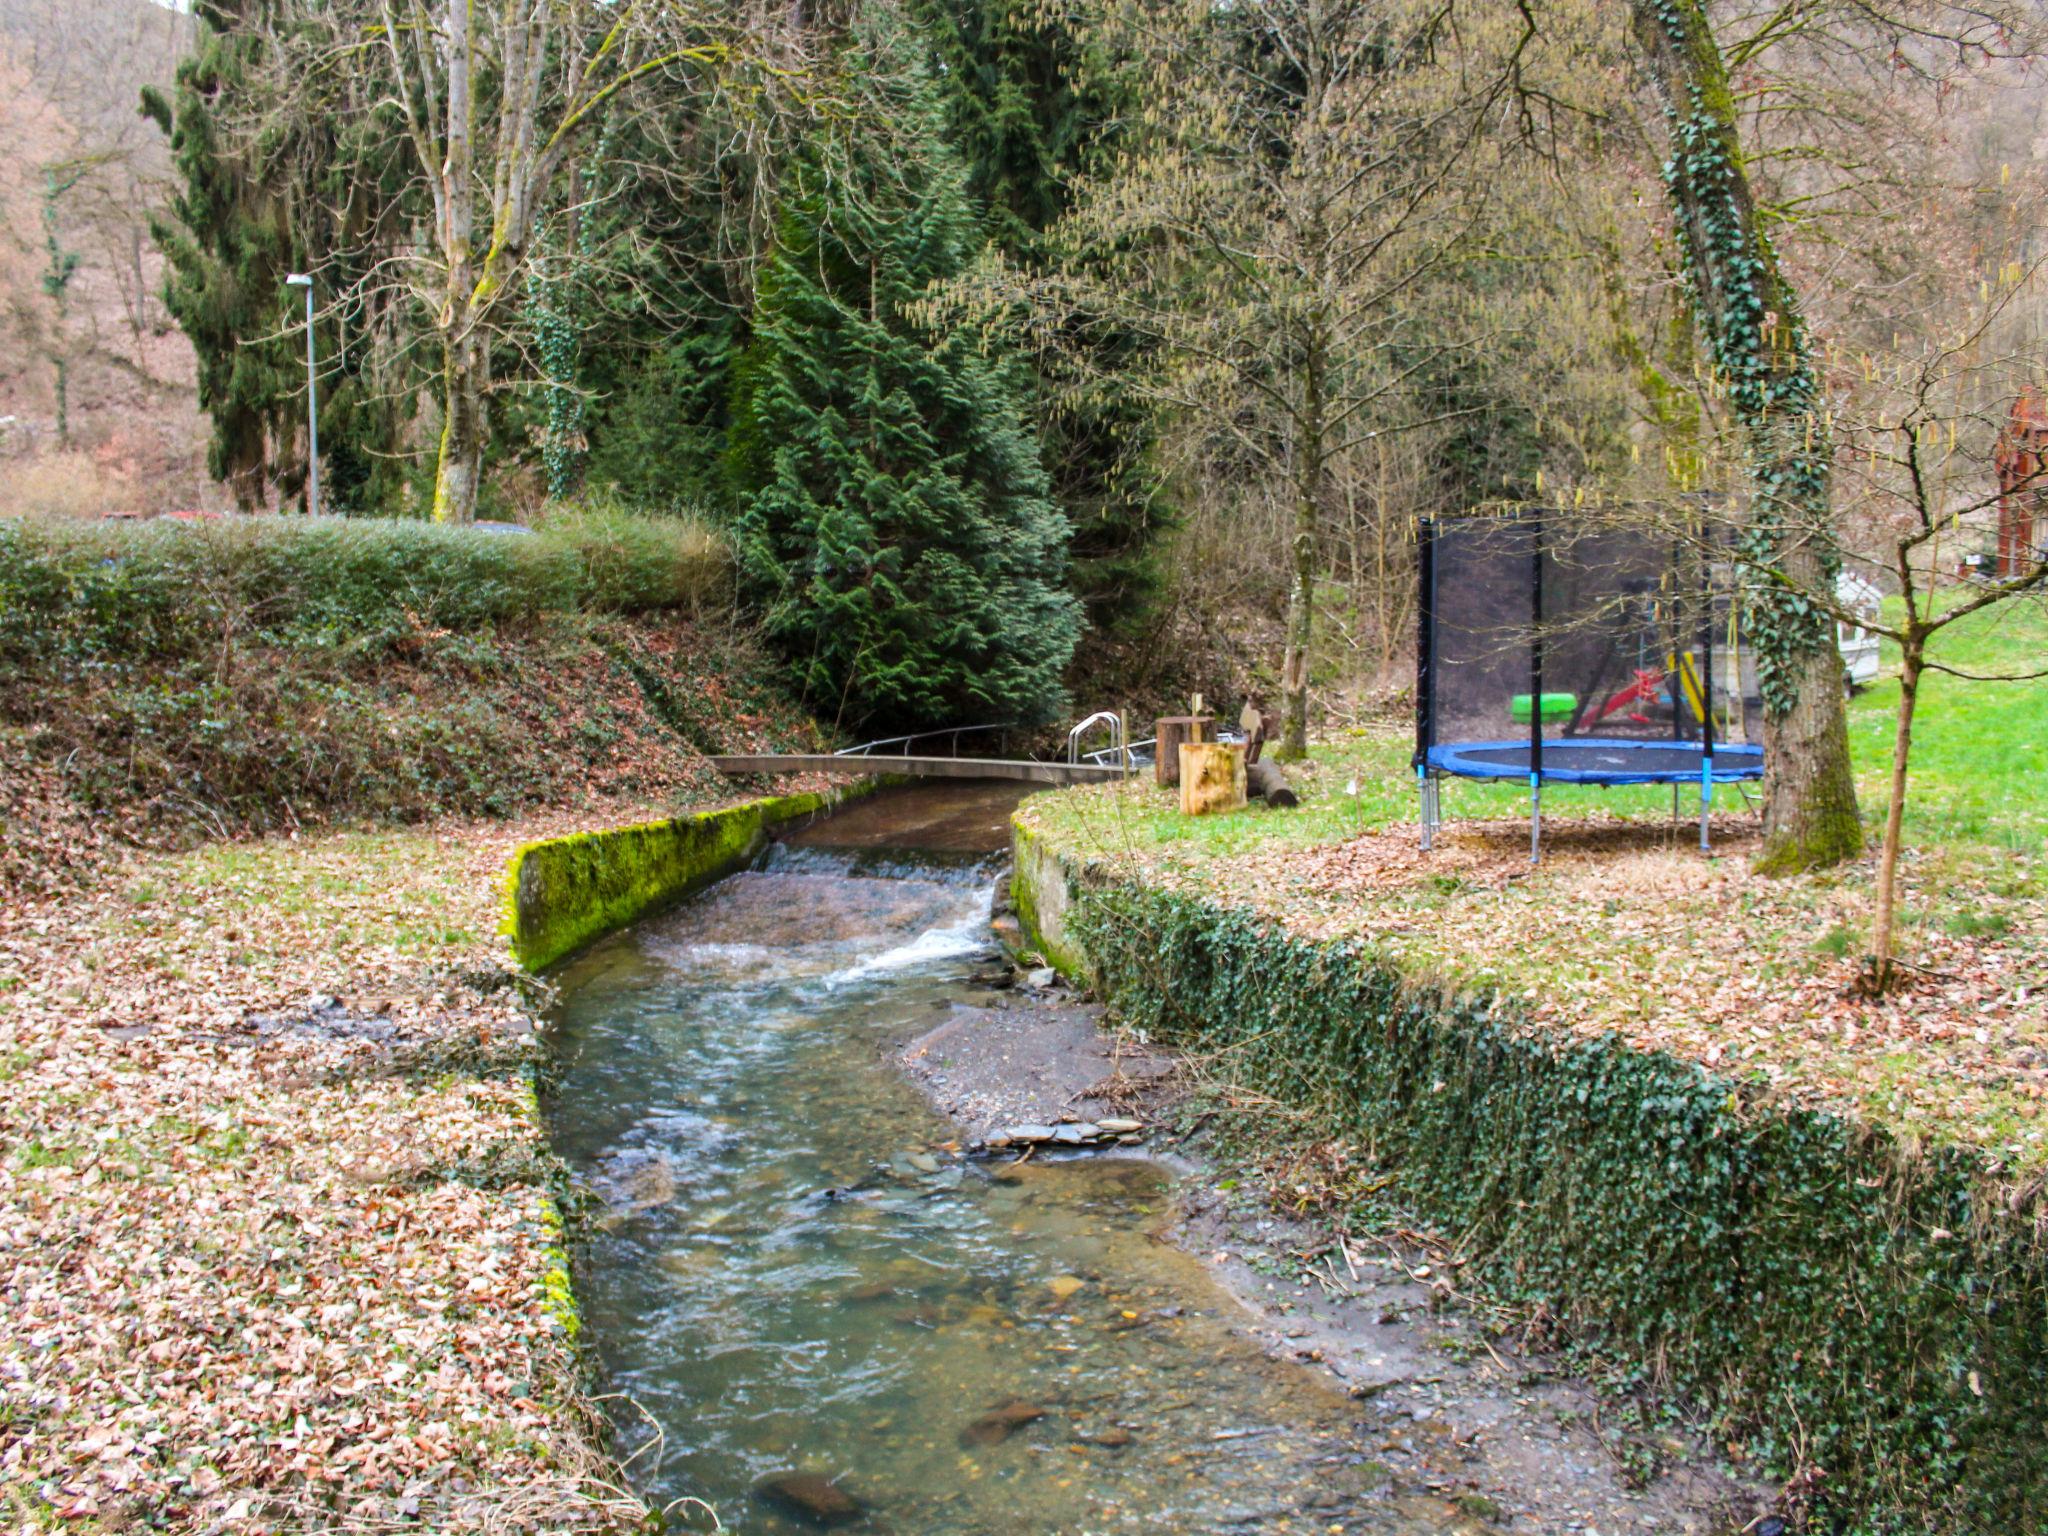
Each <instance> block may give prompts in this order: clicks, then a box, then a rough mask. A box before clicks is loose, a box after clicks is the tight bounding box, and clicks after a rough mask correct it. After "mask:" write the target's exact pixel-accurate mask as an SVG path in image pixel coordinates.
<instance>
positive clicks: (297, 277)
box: [284, 272, 320, 517]
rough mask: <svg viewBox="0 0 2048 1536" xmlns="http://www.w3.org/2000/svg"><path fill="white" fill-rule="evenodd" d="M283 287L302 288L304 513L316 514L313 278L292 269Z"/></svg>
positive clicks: (317, 439)
mask: <svg viewBox="0 0 2048 1536" xmlns="http://www.w3.org/2000/svg"><path fill="white" fill-rule="evenodd" d="M284 285H285V287H287V288H303V289H305V290H306V439H307V456H306V468H307V473H308V474H309V475H310V476H311V478H310V479H309V480H308V482H307V488H306V515H307V516H308V517H318V516H319V515H320V395H319V390H318V386H317V385H316V384H315V383H314V379H313V279H312V278H311V277H310V276H309V275H307V274H306V273H304V272H294V273H292V274H291V275H290V276H289V277H287V278H286V279H285V280H284Z"/></svg>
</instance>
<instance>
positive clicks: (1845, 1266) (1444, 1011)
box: [1017, 846, 2048, 1536]
mask: <svg viewBox="0 0 2048 1536" xmlns="http://www.w3.org/2000/svg"><path fill="white" fill-rule="evenodd" d="M1018 871H1019V875H1020V877H1025V876H1027V871H1028V877H1027V878H1020V879H1019V881H1018V886H1019V890H1018V895H1017V905H1018V909H1019V915H1020V917H1022V918H1024V919H1025V920H1026V922H1027V924H1028V921H1029V914H1030V913H1031V912H1032V911H1033V910H1034V909H1036V910H1043V908H1044V905H1045V903H1044V892H1045V889H1046V888H1047V886H1048V885H1050V884H1054V883H1057V884H1058V885H1059V886H1060V887H1061V889H1062V894H1063V898H1064V901H1065V907H1064V911H1063V922H1062V932H1063V936H1064V939H1065V943H1064V944H1063V945H1061V946H1059V947H1058V949H1057V950H1056V949H1054V948H1046V953H1047V956H1048V958H1052V957H1053V955H1054V954H1055V953H1056V952H1064V954H1065V956H1066V957H1067V961H1068V963H1070V964H1077V965H1082V966H1085V969H1086V970H1087V971H1088V972H1089V973H1090V974H1091V975H1092V976H1093V978H1094V980H1095V982H1096V984H1097V985H1098V986H1099V988H1100V989H1101V991H1102V993H1103V995H1104V996H1105V997H1106V998H1107V999H1109V1000H1110V1002H1111V1003H1112V1004H1113V1005H1114V1006H1115V1007H1116V1008H1117V1009H1118V1010H1119V1011H1120V1012H1121V1013H1122V1015H1123V1016H1124V1017H1125V1018H1127V1019H1128V1020H1130V1021H1131V1022H1132V1023H1134V1024H1136V1025H1138V1026H1140V1027H1142V1028H1144V1029H1146V1030H1147V1031H1148V1032H1150V1033H1151V1035H1152V1036H1153V1037H1154V1038H1156V1039H1163V1040H1166V1041H1169V1042H1181V1043H1187V1044H1199V1045H1200V1046H1201V1048H1202V1049H1203V1050H1204V1051H1208V1052H1215V1051H1219V1050H1220V1051H1224V1052H1228V1053H1229V1060H1230V1061H1231V1063H1232V1067H1231V1070H1232V1072H1233V1074H1235V1075H1237V1076H1239V1077H1240V1078H1241V1079H1242V1080H1244V1081H1246V1082H1248V1083H1250V1084H1252V1085H1254V1086H1256V1087H1258V1088H1259V1089H1261V1090H1262V1091H1264V1092H1267V1093H1270V1094H1272V1095H1274V1096H1275V1097H1277V1098H1279V1099H1281V1100H1282V1101H1283V1102H1285V1103H1287V1104H1289V1105H1291V1106H1294V1107H1297V1108H1302V1109H1307V1110H1310V1111H1311V1112H1312V1113H1313V1115H1314V1119H1315V1121H1316V1122H1317V1123H1318V1124H1319V1125H1320V1126H1322V1127H1323V1128H1324V1129H1326V1130H1327V1131H1328V1132H1329V1133H1330V1134H1334V1135H1341V1136H1344V1137H1346V1138H1348V1139H1350V1140H1352V1141H1354V1142H1356V1143H1359V1144H1361V1145H1363V1146H1365V1147H1367V1148H1369V1149H1370V1150H1371V1151H1372V1152H1373V1153H1374V1154H1375V1155H1376V1156H1377V1158H1378V1159H1379V1160H1380V1162H1381V1164H1382V1166H1383V1167H1384V1169H1386V1170H1387V1171H1389V1172H1390V1173H1391V1174H1392V1176H1393V1179H1394V1183H1395V1187H1396V1189H1397V1190H1398V1192H1399V1193H1400V1195H1401V1196H1402V1197H1403V1198H1404V1199H1405V1200H1406V1201H1407V1202H1408V1203H1410V1204H1411V1205H1412V1206H1413V1207H1414V1208H1415V1209H1416V1210H1418V1211H1419V1212H1420V1213H1422V1214H1423V1215H1424V1216H1426V1217H1427V1218H1428V1219H1430V1220H1431V1221H1433V1222H1434V1223H1435V1224H1437V1225H1438V1226H1440V1227H1441V1228H1442V1229H1443V1230H1445V1231H1449V1232H1456V1233H1459V1234H1461V1235H1462V1242H1463V1246H1464V1247H1465V1249H1466V1250H1467V1251H1468V1252H1470V1253H1472V1254H1473V1255H1475V1258H1474V1260H1473V1262H1472V1265H1471V1267H1470V1268H1469V1269H1468V1270H1467V1271H1466V1274H1467V1275H1468V1276H1472V1277H1475V1278H1477V1279H1479V1280H1480V1281H1481V1282H1482V1283H1483V1284H1485V1285H1486V1286H1488V1287H1489V1288H1491V1289H1492V1290H1493V1291H1494V1292H1496V1293H1497V1294H1499V1295H1501V1296H1504V1297H1507V1298H1510V1299H1513V1300H1517V1301H1521V1302H1524V1303H1529V1304H1536V1303H1541V1304H1543V1305H1544V1306H1546V1307H1548V1308H1549V1309H1550V1311H1551V1312H1552V1313H1554V1314H1556V1315H1558V1316H1560V1317H1564V1318H1568V1319H1571V1320H1572V1321H1573V1322H1574V1323H1576V1324H1577V1325H1579V1326H1580V1327H1581V1328H1584V1329H1587V1330H1590V1331H1591V1332H1592V1334H1593V1335H1594V1336H1595V1337H1596V1338H1598V1339H1599V1340H1600V1341H1601V1342H1603V1343H1604V1344H1605V1345H1607V1346H1609V1347H1611V1348H1613V1349H1615V1350H1618V1351H1620V1352H1622V1353H1623V1354H1625V1355H1628V1356H1631V1357H1633V1358H1635V1359H1637V1360H1639V1361H1641V1362H1643V1363H1644V1364H1645V1365H1647V1366H1649V1367H1651V1368H1653V1369H1661V1370H1662V1371H1663V1372H1665V1373H1666V1375H1667V1377H1668V1380H1669V1382H1670V1384H1671V1385H1672V1386H1674V1387H1676V1388H1677V1389H1678V1390H1679V1391H1681V1392H1682V1393H1684V1394H1686V1395H1687V1396H1689V1397H1691V1398H1692V1399H1693V1400H1694V1401H1696V1402H1699V1403H1701V1404H1703V1405H1704V1406H1706V1407H1708V1408H1709V1409H1711V1410H1712V1411H1713V1412H1714V1413H1715V1415H1716V1416H1717V1418H1718V1420H1719V1421H1720V1423H1721V1426H1722V1429H1723V1433H1724V1435H1725V1436H1726V1437H1729V1438H1734V1439H1738V1440H1740V1441H1741V1442H1742V1444H1743V1445H1744V1447H1745V1450H1746V1452H1747V1454H1748V1455H1749V1456H1750V1457H1752V1458H1754V1459H1757V1460H1760V1461H1761V1462H1762V1464H1764V1465H1765V1466H1768V1467H1771V1468H1774V1469H1776V1470H1777V1471H1779V1472H1780V1473H1781V1474H1789V1473H1790V1472H1791V1471H1792V1470H1793V1469H1794V1468H1796V1467H1798V1466H1800V1465H1802V1464H1812V1465H1815V1466H1818V1467H1819V1468H1820V1469H1821V1470H1822V1472H1823V1473H1824V1480H1823V1482H1822V1484H1821V1495H1820V1496H1821V1508H1822V1511H1823V1520H1824V1525H1823V1528H1824V1529H1829V1530H1837V1531H1844V1532H1859V1533H1877V1532H1887V1533H1889V1532H1900V1531H1921V1530H1927V1531H1933V1530H1942V1531H1948V1532H1955V1531H1970V1532H1983V1533H1987V1536H1989V1533H1993V1532H2001V1533H2002V1532H2019V1531H2040V1530H2048V1232H2044V1226H2048V1204H2044V1201H2043V1199H2042V1197H2041V1191H2040V1188H2039V1185H2038V1183H2037V1184H2035V1185H2034V1186H2033V1187H2031V1188H2026V1189H2014V1188H2011V1187H2007V1186H2005V1185H2002V1184H2001V1183H2000V1181H1999V1180H1998V1178H1997V1176H1996V1174H1995V1171H1989V1170H1984V1169H1981V1168H1979V1167H1977V1166H1975V1165H1974V1164H1973V1163H1972V1162H1971V1160H1969V1159H1968V1158H1966V1157H1964V1156H1961V1155H1959V1154H1956V1153H1953V1152H1945V1151H1934V1152H1913V1151H1911V1150H1909V1149H1907V1148H1903V1147H1901V1146H1899V1145H1896V1144H1895V1143H1893V1142H1892V1141H1890V1140H1889V1139H1888V1138H1886V1137H1885V1136H1883V1135H1882V1134H1879V1133H1877V1132H1875V1131H1872V1130H1870V1129H1868V1128H1864V1127H1860V1126H1857V1125H1855V1124H1853V1123H1852V1122H1850V1121H1848V1120H1845V1119H1843V1118H1840V1117H1837V1116H1833V1115H1828V1114H1821V1113H1815V1112H1812V1111H1808V1110H1803V1109H1799V1108H1796V1107H1792V1106H1788V1105H1786V1104H1785V1103H1783V1102H1781V1101H1777V1100H1774V1099H1773V1098H1772V1097H1771V1096H1770V1095H1768V1094H1767V1093H1764V1092H1762V1091H1760V1090H1757V1089H1753V1088H1751V1087H1748V1086H1746V1085H1742V1084H1738V1083H1735V1082H1732V1081H1730V1080H1728V1079H1726V1078H1722V1077H1718V1076H1716V1075H1714V1074H1712V1073H1710V1072H1708V1071H1706V1070H1704V1069H1702V1068H1700V1067H1698V1066H1695V1065H1693V1064H1692V1063H1689V1062H1685V1061H1681V1060H1678V1059H1676V1058H1674V1057H1671V1056H1667V1055H1664V1054H1661V1053H1655V1052H1648V1051H1640V1050H1635V1049H1632V1048H1630V1047H1628V1046H1626V1045H1624V1044H1623V1043H1621V1042H1620V1041H1618V1040H1613V1041H1608V1042H1604V1043H1583V1042H1571V1043H1560V1042H1559V1041H1558V1039H1557V1038H1556V1037H1555V1036H1554V1035H1546V1034H1544V1033H1542V1032H1540V1031H1538V1030H1536V1029H1533V1028H1531V1027H1529V1026H1528V1025H1527V1023H1526V1021H1525V1019H1524V1018H1523V1016H1522V1015H1521V1013H1520V1010H1519V1007H1518V1006H1517V1005H1516V1004H1515V1003H1514V1002H1513V1001H1512V1000H1510V999H1506V998H1503V997H1501V996H1498V995H1488V996H1477V997H1447V996H1443V995H1441V994H1438V993H1435V992H1433V991H1430V990H1428V989H1425V988H1421V987H1417V986H1413V985H1410V984H1408V983H1407V982H1405V981H1404V980H1403V978H1402V977H1400V976H1399V975H1397V974H1396V973H1394V972H1393V971H1392V970H1391V969H1389V968H1388V967H1387V966H1385V965H1383V964H1381V963H1379V962H1378V961H1377V960H1376V959H1375V957H1374V956H1373V955H1372V954H1371V953H1369V952H1367V951H1366V950H1364V949H1361V948H1359V947H1357V946H1355V945H1324V944H1318V943H1312V942H1308V941H1305V940H1301V939H1297V938H1293V937H1290V936H1288V935H1287V934H1286V933H1284V932H1283V931H1282V930H1280V929H1279V928H1278V927H1276V926H1275V925H1273V924H1271V923H1270V922H1266V921H1264V920H1261V919H1258V918H1256V917H1253V916H1251V915H1249V914H1245V913H1241V912H1240V913H1233V912H1226V911H1223V910H1219V909H1217V908H1215V907H1213V906H1209V905H1207V904H1204V903H1200V902H1195V901H1189V900H1186V899H1183V898H1177V897H1171V896H1166V895H1163V894H1161V893H1158V892H1155V891H1150V890H1146V889H1141V888H1137V887H1133V886H1130V885H1111V884H1106V883H1104V882H1102V881H1101V880H1100V879H1099V878H1089V877H1088V875H1087V873H1086V872H1085V871H1084V872H1083V874H1082V876H1081V877H1079V878H1076V877H1074V876H1073V875H1072V874H1071V873H1070V872H1066V871H1062V870H1060V869H1059V868H1058V860H1057V857H1056V855H1055V854H1054V853H1053V852H1052V851H1051V850H1049V849H1046V848H1045V847H1043V846H1039V847H1036V848H1034V849H1033V852H1032V857H1031V859H1030V861H1029V863H1028V865H1027V863H1026V861H1025V860H1024V858H1023V857H1022V855H1021V850H1020V859H1019V864H1018ZM1027 885H1028V886H1030V887H1031V889H1029V890H1027V889H1025V887H1026V886H1027ZM1041 947H1045V946H1043V945H1041Z"/></svg>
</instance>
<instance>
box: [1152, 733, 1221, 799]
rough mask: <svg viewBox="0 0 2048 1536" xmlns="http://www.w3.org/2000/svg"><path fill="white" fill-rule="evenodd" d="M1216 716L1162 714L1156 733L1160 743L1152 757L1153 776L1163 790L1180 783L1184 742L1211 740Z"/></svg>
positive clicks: (1213, 734)
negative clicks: (1181, 753) (1181, 754)
mask: <svg viewBox="0 0 2048 1536" xmlns="http://www.w3.org/2000/svg"><path fill="white" fill-rule="evenodd" d="M1215 724H1216V717H1215V716H1214V715H1162V716H1160V719H1159V725H1158V727H1157V729H1156V731H1155V734H1156V735H1157V736H1158V738H1159V744H1158V747H1157V749H1156V752H1155V755H1154V757H1153V759H1152V777H1153V779H1154V780H1155V781H1156V782H1157V783H1158V785H1159V787H1160V788H1161V789H1171V788H1172V787H1173V786H1174V785H1176V784H1178V783H1179V782H1180V749H1181V744H1182V743H1183V742H1190V741H1211V740H1213V739H1214V737H1215V733H1214V731H1213V730H1212V729H1211V727H1213V726H1214V725H1215Z"/></svg>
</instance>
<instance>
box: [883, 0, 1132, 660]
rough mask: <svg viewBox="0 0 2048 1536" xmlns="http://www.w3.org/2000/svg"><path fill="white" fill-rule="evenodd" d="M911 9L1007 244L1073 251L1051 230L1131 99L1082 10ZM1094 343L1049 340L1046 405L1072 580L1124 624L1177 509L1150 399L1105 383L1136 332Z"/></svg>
mask: <svg viewBox="0 0 2048 1536" xmlns="http://www.w3.org/2000/svg"><path fill="white" fill-rule="evenodd" d="M910 9H911V14H912V15H913V16H914V17H915V19H916V21H917V23H918V26H919V29H920V31H921V32H922V33H923V35H924V38H925V40H926V45H927V46H928V48H929V49H930V50H931V53H932V56H933V58H934V60H935V61H936V63H937V66H938V68H937V71H936V79H935V85H936V88H937V91H938V96H939V100H940V105H941V107H942V109H943V111H944V113H945V123H946V133H947V137H948V139H949V140H950V141H951V143H952V144H953V146H954V148H955V149H956V150H957V151H958V153H959V155H960V157H961V159H962V160H963V161H964V162H965V165H966V171H967V185H968V191H969V193H970V195H971V196H972V197H973V198H974V199H975V201H976V203H977V204H978V205H979V207H980V208H981V210H982V217H983V221H984V224H985V227H986V228H987V231H988V233H989V235H990V237H991V238H992V239H993V240H994V242H995V244H996V247H997V248H998V249H999V250H1000V251H1001V252H1002V254H1003V256H1004V258H1005V259H1006V260H1007V261H1009V262H1010V263H1011V264H1012V265H1013V266H1017V267H1022V268H1033V267H1044V266H1047V265H1050V264H1053V263H1055V262H1059V261H1062V260H1066V259H1069V257H1068V255H1067V253H1063V252H1060V251H1057V250H1055V249H1054V248H1053V245H1052V242H1051V241H1049V240H1048V239H1047V238H1046V236H1047V231H1049V230H1050V229H1051V228H1052V227H1053V226H1054V225H1055V224H1056V223H1057V222H1058V220H1059V219H1060V218H1061V216H1062V215H1064V214H1065V213H1066V212H1067V210H1068V207H1069V204H1070V202H1071V188H1072V187H1073V185H1074V184H1075V182H1076V181H1077V180H1078V179H1080V178H1083V177H1085V176H1087V175H1088V174H1090V172H1091V170H1093V169H1095V168H1097V167H1099V166H1100V164H1101V163H1102V160H1103V158H1104V157H1105V156H1106V155H1107V154H1109V153H1110V152H1112V151H1113V149H1114V147H1115V142H1114V135H1115V132H1116V125H1118V124H1119V123H1120V122H1122V121H1123V120H1124V118H1125V117H1126V115H1127V114H1128V113H1129V112H1130V111H1131V110H1132V109H1133V103H1132V101H1131V100H1130V99H1129V93H1128V90H1127V87H1126V85H1125V83H1124V82H1123V81H1122V79H1121V78H1120V77H1119V75H1118V73H1117V71H1116V70H1115V69H1114V68H1112V67H1111V65H1110V63H1109V61H1107V60H1104V59H1102V58H1098V57H1095V56H1093V54H1092V52H1091V45H1090V44H1089V42H1088V40H1087V35H1086V33H1085V32H1084V30H1083V28H1082V26H1081V24H1080V23H1078V22H1077V21H1076V20H1075V19H1074V18H1073V17H1071V16H1068V15H1066V14H1063V13H1060V12H1058V11H1054V10H1048V9H1047V8H1046V7H1044V6H1042V5H1040V4H1038V3H1036V0H910ZM1093 350H1094V352H1095V355H1096V361H1097V364H1098V367H1096V368H1093V369H1084V370H1081V372H1080V373H1079V374H1076V373H1075V372H1073V371H1072V370H1071V368H1070V367H1068V366H1066V365H1065V364H1063V363H1062V361H1061V360H1059V359H1058V358H1057V357H1055V356H1054V355H1053V354H1050V353H1048V354H1047V355H1046V358H1045V359H1044V360H1043V361H1042V363H1041V373H1040V375H1039V377H1038V379H1037V381H1036V383H1037V389H1036V392H1035V396H1034V405H1035V408H1036V413H1037V419H1038V431H1039V439H1040V443H1041V445H1042V452H1043V456H1044V459H1045V464H1046V471H1047V473H1048V475H1049V476H1050V477H1051V481H1052V490H1053V498H1054V500H1056V501H1057V502H1058V503H1059V505H1060V507H1061V508H1062V509H1063V510H1064V511H1065V512H1066V514H1067V517H1068V520H1069V521H1070V522H1071V523H1072V524H1073V529H1074V532H1073V536H1072V538H1071V539H1070V540H1069V545H1068V549H1069V554H1070V556H1071V568H1072V585H1073V588H1074V590H1075V592H1076V593H1078V594H1079V595H1080V597H1081V598H1082V600H1083V601H1084V602H1085V603H1086V604H1087V605H1088V611H1089V613H1090V615H1091V616H1092V618H1093V619H1094V620H1095V622H1097V623H1098V624H1103V625H1114V624H1116V623H1118V622H1119V621H1122V620H1125V619H1130V618H1135V617H1137V616H1138V615H1140V614H1141V613H1142V612H1143V610H1144V608H1145V607H1146V605H1147V601H1148V599H1149V598H1151V597H1152V596H1153V594H1154V593H1155V591H1156V589H1157V586H1158V573H1157V570H1156V568H1155V565H1154V562H1153V560H1152V558H1151V553H1152V551H1151V545H1152V536H1153V535H1154V534H1155V533H1156V532H1158V531H1159V530H1160V529H1161V528H1163V527H1165V526H1166V525H1167V524H1168V523H1169V522H1170V521H1171V511H1170V508H1169V507H1168V506H1167V503H1166V500H1165V497H1164V495H1163V494H1162V491H1161V487H1160V483H1159V476H1158V473H1157V470H1156V467H1155V465H1154V462H1153V453H1152V443H1153V431H1152V423H1151V420H1150V417H1149V414H1148V412H1147V409H1146V407H1145V406H1144V404H1143V403H1142V402H1141V401H1139V400H1137V399H1135V398H1133V397H1132V396H1130V395H1129V394H1126V393H1125V392H1123V391H1121V390H1117V389H1115V388H1113V387H1103V385H1102V383H1101V379H1102V378H1103V377H1106V376H1109V375H1112V374H1113V373H1114V372H1115V371H1116V370H1117V369H1118V368H1119V367H1122V366H1127V365H1128V364H1129V363H1130V362H1131V361H1132V358H1133V355H1134V354H1135V353H1136V351H1137V350H1138V347H1137V343H1136V341H1135V340H1134V339H1133V338H1131V337H1129V336H1127V335H1118V334H1114V333H1109V334H1104V335H1103V336H1101V337H1099V338H1098V339H1097V341H1096V344H1095V347H1094V349H1093ZM1046 370H1052V371H1046Z"/></svg>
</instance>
